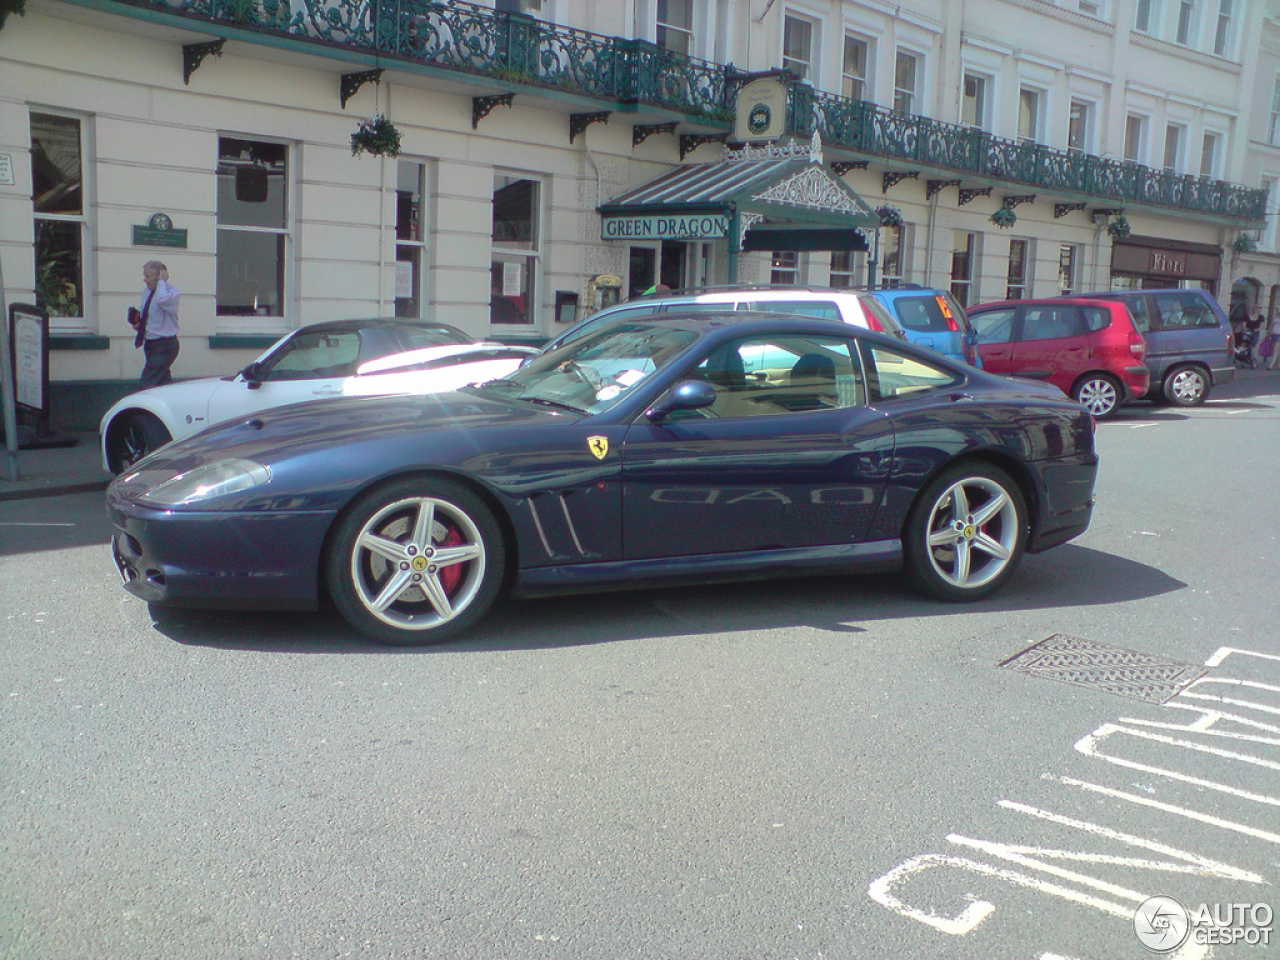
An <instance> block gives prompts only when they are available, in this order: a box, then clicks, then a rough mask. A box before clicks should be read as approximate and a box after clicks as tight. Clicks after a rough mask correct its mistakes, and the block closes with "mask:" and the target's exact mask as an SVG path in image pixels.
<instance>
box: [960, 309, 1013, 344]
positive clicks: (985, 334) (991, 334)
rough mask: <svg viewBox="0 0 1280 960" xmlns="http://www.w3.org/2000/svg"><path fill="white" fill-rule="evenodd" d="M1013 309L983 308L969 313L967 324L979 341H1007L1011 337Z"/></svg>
mask: <svg viewBox="0 0 1280 960" xmlns="http://www.w3.org/2000/svg"><path fill="white" fill-rule="evenodd" d="M1013 313H1014V311H1013V310H984V311H983V312H982V313H971V314H969V326H971V327H973V332H974V333H975V334H976V335H977V337H978V342H979V343H1008V342H1009V341H1010V340H1012V339H1013Z"/></svg>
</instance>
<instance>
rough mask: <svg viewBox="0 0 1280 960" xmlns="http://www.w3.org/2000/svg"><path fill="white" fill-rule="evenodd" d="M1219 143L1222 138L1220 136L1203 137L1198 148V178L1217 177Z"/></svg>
mask: <svg viewBox="0 0 1280 960" xmlns="http://www.w3.org/2000/svg"><path fill="white" fill-rule="evenodd" d="M1221 143H1222V136H1221V135H1220V134H1216V133H1206V134H1205V135H1204V143H1203V144H1202V145H1201V147H1200V176H1202V177H1216V176H1217V175H1218V155H1219V153H1220V149H1219V148H1220V145H1221Z"/></svg>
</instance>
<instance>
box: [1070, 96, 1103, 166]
mask: <svg viewBox="0 0 1280 960" xmlns="http://www.w3.org/2000/svg"><path fill="white" fill-rule="evenodd" d="M1095 106H1096V104H1095V103H1094V102H1093V101H1092V100H1084V99H1082V98H1080V97H1072V98H1071V102H1070V104H1069V105H1068V107H1067V152H1068V153H1093V116H1094V108H1095ZM1077 107H1079V108H1080V110H1079V114H1078V116H1079V123H1078V124H1077V111H1076V108H1077ZM1074 131H1079V133H1080V136H1079V141H1080V142H1079V144H1078V145H1076V144H1073V143H1072V140H1073V139H1075V138H1074V136H1073V132H1074Z"/></svg>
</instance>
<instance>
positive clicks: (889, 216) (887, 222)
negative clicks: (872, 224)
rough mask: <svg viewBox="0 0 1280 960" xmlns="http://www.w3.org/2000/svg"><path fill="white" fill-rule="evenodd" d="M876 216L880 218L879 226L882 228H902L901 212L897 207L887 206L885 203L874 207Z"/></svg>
mask: <svg viewBox="0 0 1280 960" xmlns="http://www.w3.org/2000/svg"><path fill="white" fill-rule="evenodd" d="M876 216H877V217H879V218H880V226H882V227H900V226H902V211H901V210H899V209H898V208H897V207H891V206H889V204H887V203H886V204H884V205H883V206H879V207H876Z"/></svg>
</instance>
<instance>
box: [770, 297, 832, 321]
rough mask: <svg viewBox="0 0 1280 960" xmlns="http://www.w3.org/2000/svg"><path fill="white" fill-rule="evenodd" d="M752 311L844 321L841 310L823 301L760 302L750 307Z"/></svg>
mask: <svg viewBox="0 0 1280 960" xmlns="http://www.w3.org/2000/svg"><path fill="white" fill-rule="evenodd" d="M748 308H749V309H751V310H761V311H763V312H765V313H792V314H796V315H797V316H801V317H817V318H819V319H820V320H842V319H844V318H843V317H841V316H840V308H839V307H837V306H836V305H835V304H834V303H831V302H830V301H821V300H760V301H756V302H753V303H751V304H749V305H748Z"/></svg>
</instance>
